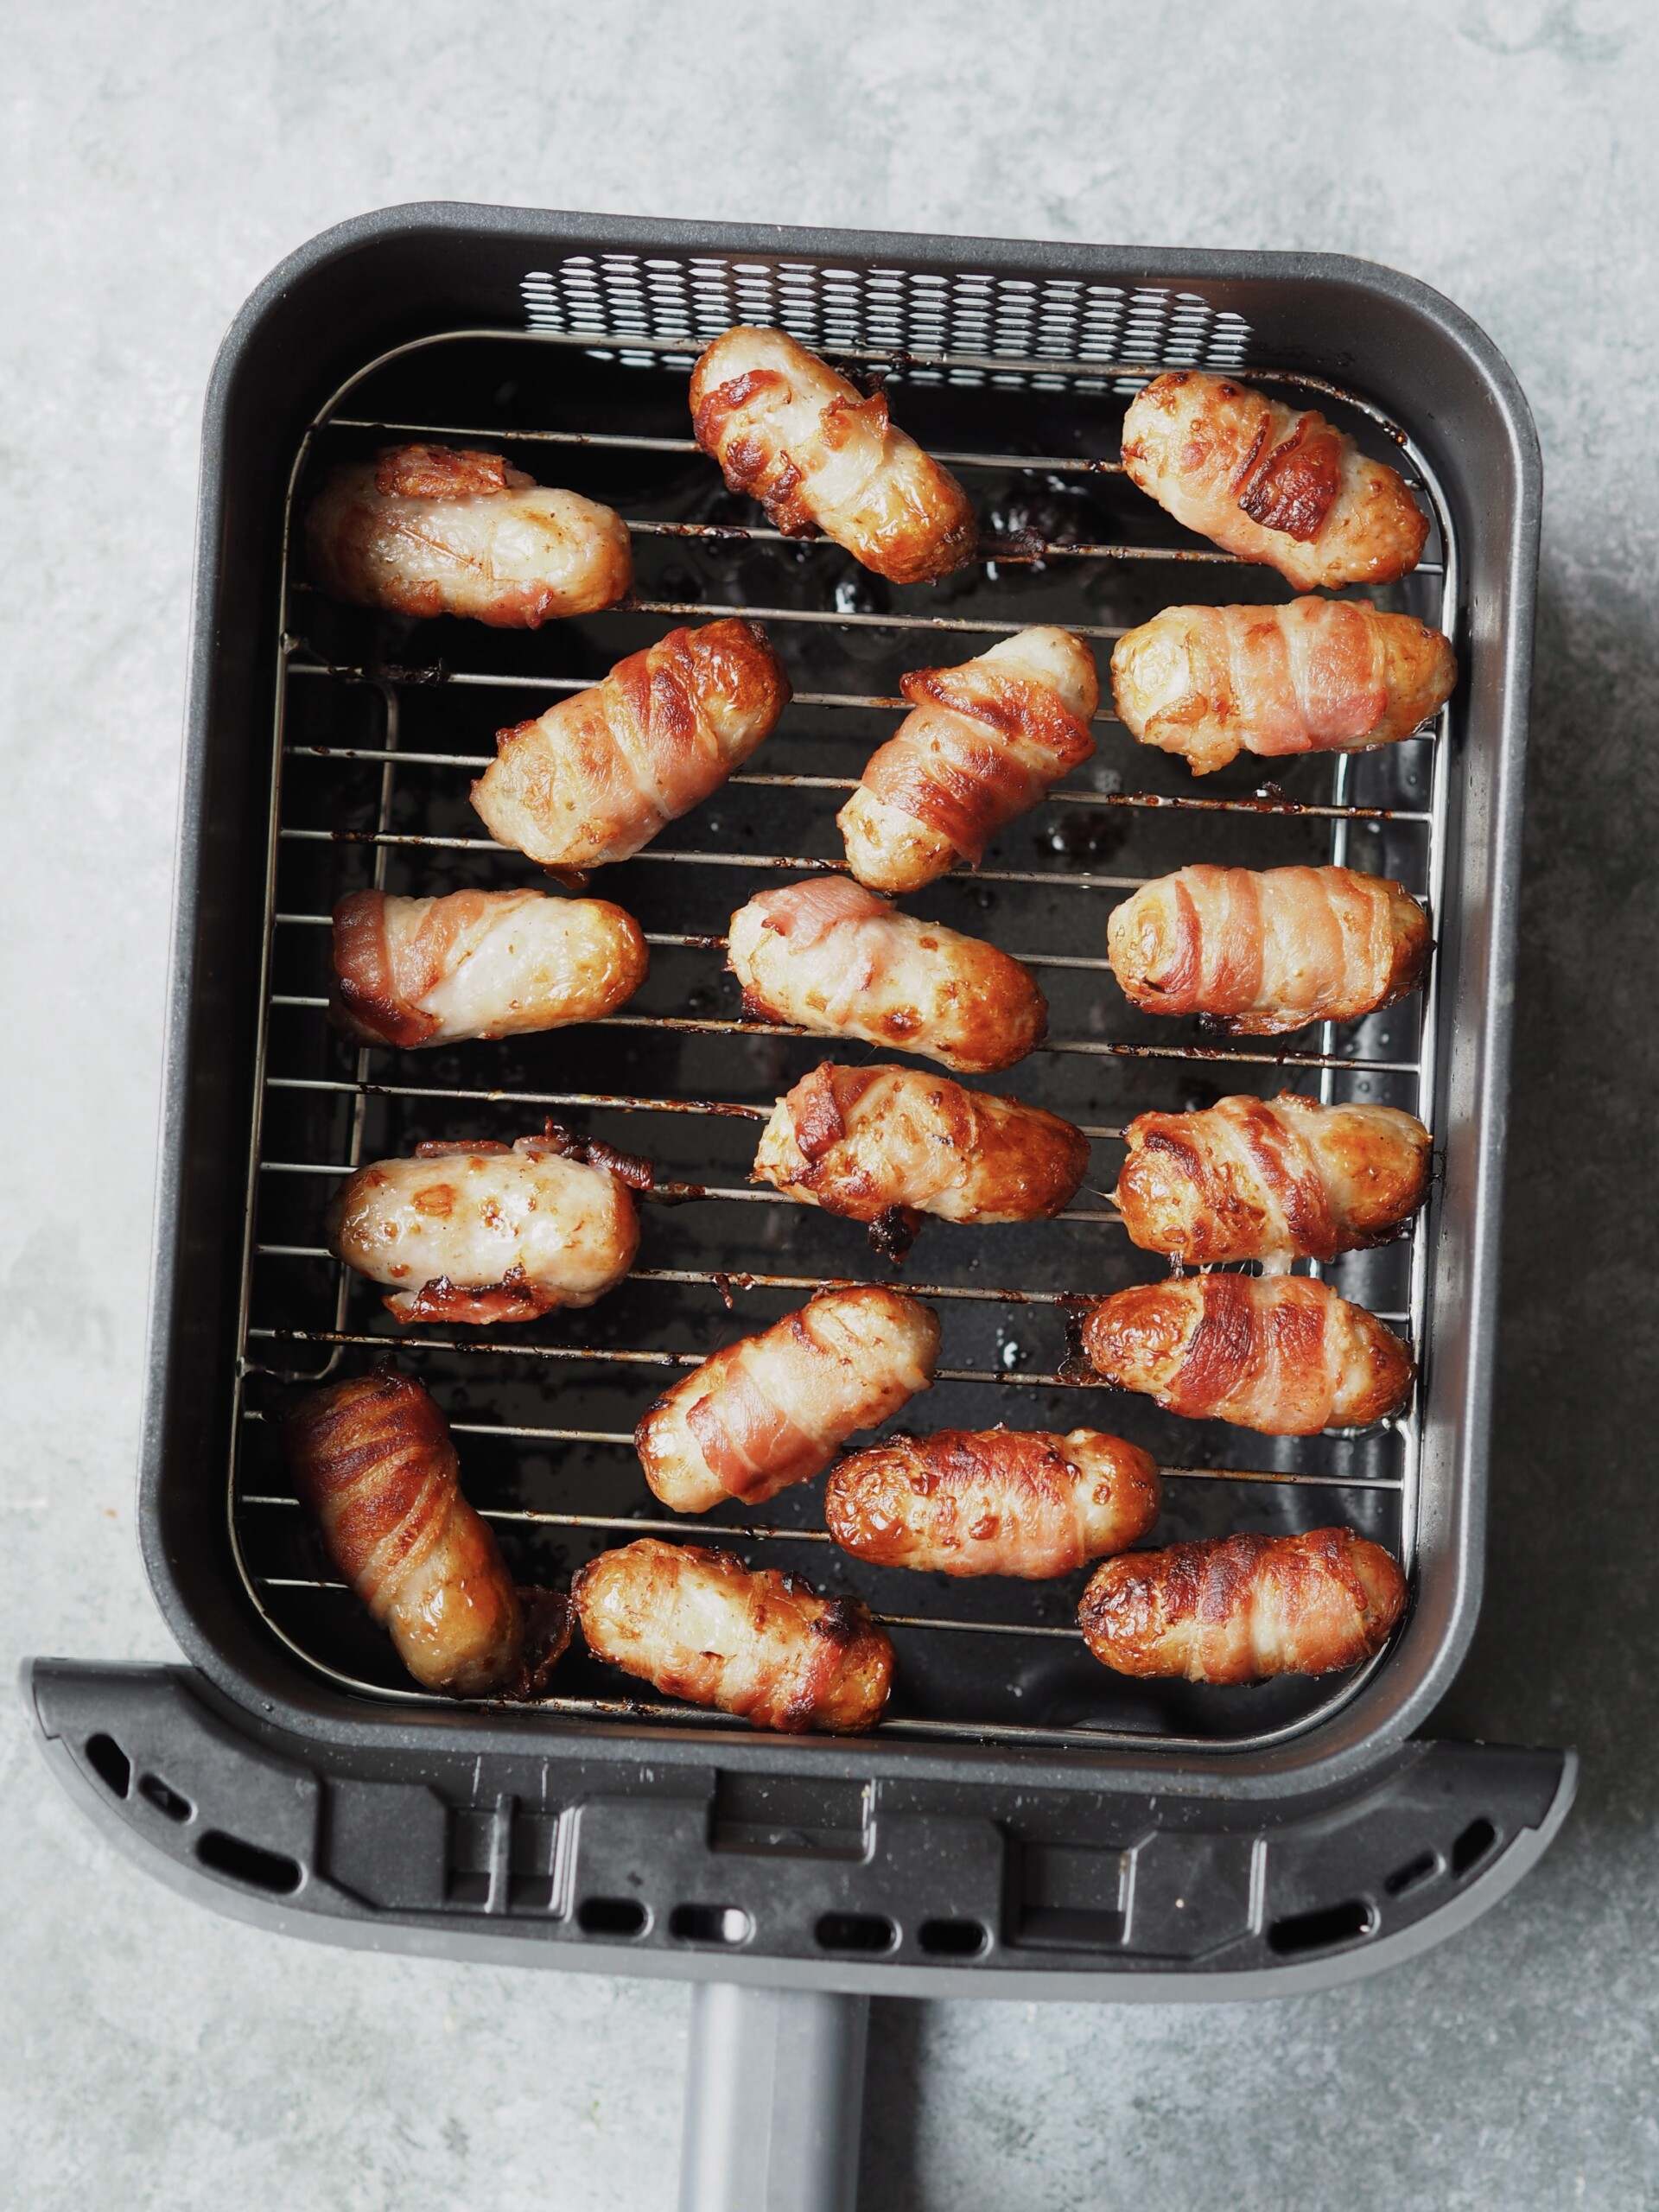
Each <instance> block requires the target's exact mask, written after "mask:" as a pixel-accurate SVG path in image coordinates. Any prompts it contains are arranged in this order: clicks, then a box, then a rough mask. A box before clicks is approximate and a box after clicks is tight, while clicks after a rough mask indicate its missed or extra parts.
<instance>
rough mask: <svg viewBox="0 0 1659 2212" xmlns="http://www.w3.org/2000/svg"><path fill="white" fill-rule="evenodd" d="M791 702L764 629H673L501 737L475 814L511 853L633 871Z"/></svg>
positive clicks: (569, 868) (741, 625)
mask: <svg viewBox="0 0 1659 2212" xmlns="http://www.w3.org/2000/svg"><path fill="white" fill-rule="evenodd" d="M788 703H789V678H788V677H786V676H785V674H784V671H783V668H782V665H781V664H780V663H779V658H778V656H777V654H776V653H775V652H773V651H772V642H771V640H770V639H768V637H767V636H766V632H765V631H764V630H763V629H762V628H761V627H760V624H759V623H758V622H739V621H724V622H708V623H705V624H704V625H703V626H702V629H700V630H671V631H670V632H669V633H668V635H667V636H666V637H665V638H664V639H661V640H660V641H659V642H658V644H656V645H652V646H649V647H648V648H647V649H646V650H645V652H639V653H630V654H629V655H628V658H626V660H620V661H618V663H617V664H616V666H615V667H614V668H613V670H612V671H611V672H610V674H609V675H608V676H607V677H606V678H605V681H604V682H603V683H597V684H595V685H594V688H593V689H592V690H589V691H578V692H576V693H575V694H574V695H573V696H571V697H570V698H569V699H562V700H561V701H560V702H559V703H558V705H557V706H556V707H550V708H549V709H548V711H547V712H546V714H544V715H541V716H539V717H538V718H537V720H536V721H529V722H520V723H518V725H517V727H516V728H512V729H504V730H501V731H500V732H499V733H498V734H497V737H496V741H495V742H496V752H497V757H496V758H495V760H493V761H492V762H491V763H490V765H489V766H488V767H487V768H486V770H485V771H484V773H483V774H482V775H481V776H480V778H479V779H478V781H477V782H476V783H475V784H474V785H473V804H474V806H475V807H476V808H477V809H478V811H479V813H480V815H481V816H482V817H483V819H484V824H485V827H486V829H488V830H489V833H490V835H491V836H493V837H496V838H499V840H500V842H501V843H502V844H504V845H516V846H517V847H518V850H519V851H520V852H521V853H527V854H528V855H530V857H531V860H533V861H539V862H540V863H541V865H542V866H543V868H557V869H559V870H561V871H563V873H565V874H572V875H581V874H584V873H585V872H586V870H588V868H601V867H602V866H603V865H604V864H605V863H606V862H607V861H625V860H626V859H627V858H628V856H629V855H630V854H632V853H637V852H638V851H639V849H640V847H641V846H642V845H648V844H649V843H650V842H651V841H652V838H653V837H654V836H656V835H657V833H658V830H659V829H661V828H662V827H663V825H664V823H668V822H672V821H674V820H676V819H677V817H679V816H680V815H682V814H686V813H689V812H690V810H691V808H693V807H694V806H696V804H698V803H699V801H701V800H702V799H705V798H708V796H709V792H710V791H716V790H718V789H719V787H720V785H721V784H723V783H724V782H725V780H726V779H727V777H728V776H729V775H730V774H731V772H732V771H733V770H734V768H736V767H738V766H741V763H742V762H743V761H745V760H747V759H748V757H749V755H750V753H753V751H754V748H755V747H756V746H757V745H759V744H760V741H761V740H762V739H763V738H764V737H765V736H766V734H767V733H768V732H769V731H770V730H771V729H772V727H773V726H774V724H775V723H776V721H777V720H778V717H779V715H781V714H782V712H783V711H784V709H785V706H787V705H788Z"/></svg>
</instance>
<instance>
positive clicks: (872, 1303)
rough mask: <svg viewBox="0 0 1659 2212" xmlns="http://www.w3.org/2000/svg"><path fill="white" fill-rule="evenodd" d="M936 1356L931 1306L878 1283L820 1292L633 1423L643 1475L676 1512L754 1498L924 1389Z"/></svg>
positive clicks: (798, 1478)
mask: <svg viewBox="0 0 1659 2212" xmlns="http://www.w3.org/2000/svg"><path fill="white" fill-rule="evenodd" d="M938 1356H939V1319H938V1314H937V1313H933V1312H932V1311H931V1309H930V1308H929V1307H927V1306H921V1305H918V1303H917V1301H916V1300H914V1299H913V1298H905V1297H902V1296H900V1294H899V1293H898V1292H897V1291H894V1290H888V1289H887V1288H885V1287H883V1286H881V1285H880V1284H877V1283H867V1284H861V1285H859V1286H858V1287H856V1288H854V1289H849V1290H826V1291H823V1292H821V1293H820V1294H819V1295H818V1296H817V1298H815V1299H813V1300H812V1301H811V1302H810V1305H807V1306H803V1307H802V1308H801V1310H800V1311H799V1312H798V1313H786V1314H785V1316H784V1318H783V1319H782V1320H781V1321H777V1322H774V1323H773V1324H772V1327H771V1328H769V1329H766V1330H763V1331H762V1332H760V1334H759V1335H758V1336H753V1337H743V1338H740V1339H739V1341H738V1342H737V1343H736V1344H728V1345H727V1346H726V1347H725V1349H724V1350H723V1351H717V1352H716V1353H715V1355H714V1357H713V1358H712V1359H706V1360H705V1361H704V1362H703V1363H702V1366H701V1367H699V1368H696V1369H694V1370H693V1371H692V1372H691V1373H690V1375H688V1376H685V1377H684V1379H683V1381H681V1382H678V1383H676V1384H675V1385H674V1387H673V1389H671V1390H668V1391H665V1392H664V1395H663V1396H661V1397H660V1398H658V1401H657V1402H656V1404H655V1405H654V1406H652V1408H651V1409H650V1411H649V1412H648V1413H647V1414H645V1418H644V1420H643V1421H641V1422H640V1423H639V1427H638V1428H637V1429H636V1430H635V1431H634V1439H633V1440H634V1448H635V1450H636V1451H637V1452H639V1460H640V1464H641V1465H642V1466H643V1467H644V1469H645V1480H646V1481H647V1482H648V1483H649V1484H650V1485H651V1488H652V1492H653V1494H654V1495H655V1496H656V1497H659V1498H660V1499H661V1500H662V1502H663V1503H664V1505H667V1506H671V1507H672V1508H673V1510H675V1512H677V1513H706V1512H707V1511H708V1510H709V1508H710V1507H712V1506H715V1505H721V1504H723V1503H725V1501H726V1500H727V1499H728V1497H738V1498H741V1499H742V1500H743V1501H744V1503H746V1504H749V1505H758V1504H760V1503H761V1502H762V1500H764V1499H766V1498H768V1497H775V1496H776V1494H777V1493H778V1491H780V1490H784V1489H786V1488H787V1487H788V1486H789V1485H790V1484H792V1483H804V1482H807V1481H810V1478H812V1477H813V1476H814V1475H816V1474H819V1473H821V1472H822V1471H823V1469H824V1468H825V1467H827V1466H828V1465H829V1462H830V1460H831V1459H834V1457H835V1456H836V1452H838V1451H839V1450H840V1449H841V1446H842V1445H843V1444H844V1443H845V1442H846V1441H847V1439H848V1438H849V1436H850V1435H852V1434H853V1433H854V1431H855V1429H861V1428H875V1427H879V1426H880V1423H881V1422H882V1421H886V1420H887V1418H888V1417H889V1416H890V1415H891V1414H896V1413H897V1412H898V1410H899V1407H900V1406H902V1405H904V1404H905V1403H906V1401H907V1400H909V1399H911V1398H912V1397H914V1396H915V1395H916V1393H917V1392H918V1390H925V1389H926V1388H927V1386H928V1384H929V1383H931V1381H932V1379H933V1369H934V1366H935V1364H936V1363H937V1362H938Z"/></svg>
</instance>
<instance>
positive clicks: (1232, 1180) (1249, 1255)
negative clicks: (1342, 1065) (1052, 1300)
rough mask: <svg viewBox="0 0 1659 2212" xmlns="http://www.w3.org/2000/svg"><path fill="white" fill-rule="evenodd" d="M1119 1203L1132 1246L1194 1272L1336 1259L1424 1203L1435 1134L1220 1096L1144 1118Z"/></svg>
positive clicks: (1134, 1127)
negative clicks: (1233, 1264)
mask: <svg viewBox="0 0 1659 2212" xmlns="http://www.w3.org/2000/svg"><path fill="white" fill-rule="evenodd" d="M1123 1135H1124V1137H1125V1139H1126V1140H1127V1141H1128V1147H1129V1156H1128V1159H1127V1160H1125V1161H1124V1163H1123V1166H1122V1172H1121V1173H1120V1174H1119V1176H1118V1179H1117V1188H1116V1191H1115V1192H1114V1193H1113V1196H1114V1198H1116V1203H1117V1207H1118V1211H1119V1212H1120V1213H1122V1217H1123V1225H1124V1227H1125V1228H1126V1229H1127V1230H1128V1233H1129V1237H1130V1241H1131V1242H1132V1243H1135V1244H1138V1245H1139V1246H1140V1247H1141V1249H1142V1251H1147V1252H1166V1253H1167V1254H1168V1255H1169V1256H1170V1257H1171V1258H1172V1259H1175V1260H1179V1261H1182V1262H1185V1264H1186V1265H1188V1266H1190V1267H1209V1266H1211V1265H1212V1264H1214V1263H1215V1262H1217V1261H1229V1260H1260V1261H1262V1262H1263V1263H1264V1265H1265V1266H1267V1267H1268V1268H1279V1269H1282V1268H1287V1267H1288V1266H1289V1264H1290V1262H1292V1261H1293V1260H1333V1259H1335V1258H1336V1256H1337V1255H1338V1253H1339V1252H1354V1251H1358V1250H1360V1249H1362V1248H1363V1247H1364V1246H1366V1245H1368V1244H1378V1243H1385V1242H1386V1241H1387V1240H1388V1239H1389V1237H1391V1236H1394V1235H1395V1234H1396V1233H1397V1231H1398V1230H1399V1229H1400V1228H1401V1227H1402V1224H1404V1223H1405V1222H1406V1221H1407V1220H1408V1218H1409V1217H1410V1216H1411V1215H1412V1214H1414V1212H1415V1211H1416V1210H1417V1208H1418V1207H1419V1206H1420V1205H1421V1204H1422V1202H1423V1197H1424V1194H1425V1192H1426V1191H1427V1187H1428V1166H1429V1152H1430V1147H1431V1145H1432V1143H1433V1139H1432V1138H1431V1137H1430V1135H1429V1133H1428V1131H1427V1129H1426V1128H1424V1127H1423V1125H1422V1123H1421V1122H1420V1121H1418V1120H1417V1119H1416V1118H1415V1116H1413V1115H1410V1114H1403V1113H1402V1112H1401V1111H1400V1110H1399V1109H1397V1108H1396V1107H1393V1106H1322V1105H1321V1104H1320V1103H1319V1101H1318V1100H1317V1099H1314V1098H1299V1097H1298V1096H1296V1095H1295V1094H1294V1092H1293V1091H1281V1093H1280V1095H1279V1096H1278V1097H1277V1098H1272V1099H1267V1098H1252V1097H1249V1096H1243V1097H1236V1098H1223V1099H1221V1100H1219V1101H1218V1102H1217V1104H1215V1105H1214V1106H1207V1107H1205V1108H1204V1109H1202V1110H1201V1111H1199V1112H1197V1113H1192V1114H1141V1115H1137V1116H1136V1117H1135V1120H1134V1121H1133V1122H1130V1123H1129V1125H1128V1128H1127V1129H1125V1131H1124V1132H1123Z"/></svg>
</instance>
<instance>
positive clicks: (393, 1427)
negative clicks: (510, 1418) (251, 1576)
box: [283, 1370, 570, 1697]
mask: <svg viewBox="0 0 1659 2212" xmlns="http://www.w3.org/2000/svg"><path fill="white" fill-rule="evenodd" d="M283 1450H284V1452H286V1454H287V1457H288V1460H289V1465H290V1466H291V1467H292V1469H293V1471H294V1479H295V1483H296V1486H297V1488H298V1491H299V1493H300V1501H301V1503H302V1504H303V1505H304V1506H305V1507H306V1509H307V1510H308V1511H309V1512H310V1513H312V1514H313V1515H314V1516H315V1518H316V1519H317V1521H318V1522H319V1523H320V1524H321V1529H322V1538H323V1542H324V1544H325V1545H326V1547H327V1552H328V1556H329V1558H330V1559H331V1560H333V1561H334V1565H335V1566H336V1567H338V1568H339V1569H340V1573H342V1574H343V1575H345V1577H346V1580H348V1581H349V1582H350V1583H351V1585H352V1586H353V1589H354V1590H355V1591H356V1592H357V1594H358V1596H359V1598H360V1599H362V1601H363V1603H364V1605H366V1606H367V1608H368V1610H369V1611H370V1613H371V1615H372V1617H373V1618H374V1619H375V1620H376V1621H377V1622H378V1623H379V1624H380V1625H381V1626H382V1627H383V1628H385V1629H387V1630H390V1631H391V1639H392V1642H393V1643H394V1644H395V1645H396V1647H397V1656H398V1657H399V1658H400V1659H401V1660H402V1661H403V1662H404V1665H405V1666H406V1667H407V1668H408V1669H409V1671H410V1674H411V1675H414V1677H415V1679H416V1681H418V1682H421V1683H423V1685H424V1686H425V1688H428V1689H431V1690H441V1691H443V1692H444V1693H445V1694H447V1695H448V1696H451V1697H491V1696H494V1697H500V1696H507V1695H527V1694H531V1692H532V1691H533V1689H534V1688H537V1687H538V1686H539V1681H540V1679H541V1677H542V1676H543V1675H545V1673H546V1671H547V1669H549V1668H550V1666H551V1665H552V1663H553V1661H554V1660H555V1659H556V1658H557V1657H558V1656H559V1653H560V1652H561V1651H562V1650H563V1649H564V1646H565V1644H566V1643H568V1642H569V1636H570V1624H569V1607H568V1605H566V1604H565V1603H564V1601H563V1599H558V1598H556V1596H555V1595H554V1593H552V1592H527V1593H526V1595H527V1596H530V1597H532V1598H533V1599H535V1601H536V1602H535V1612H536V1617H537V1630H536V1635H535V1637H534V1638H527V1637H526V1633H525V1623H524V1612H523V1611H522V1610H521V1607H520V1605H519V1601H518V1595H517V1593H516V1592H515V1591H514V1589H513V1586H512V1580H511V1579H510V1577H509V1576H508V1573H507V1570H506V1567H505V1565H504V1564H503V1562H502V1559H501V1554H500V1552H499V1549H498V1548H497V1546H496V1541H495V1538H494V1537H493V1535H491V1533H490V1530H489V1529H488V1528H487V1527H486V1524H485V1522H482V1521H481V1520H480V1518H479V1516H478V1515H477V1514H476V1513H475V1512H474V1510H473V1508H472V1507H471V1506H470V1505H469V1504H468V1503H467V1500H466V1499H465V1498H464V1497H462V1496H461V1479H460V1468H459V1465H458V1463H457V1461H456V1459H455V1448H454V1444H453V1443H452V1442H451V1441H450V1437H449V1431H448V1427H447V1426H446V1424H445V1422H444V1419H443V1416H442V1414H441V1413H440V1412H439V1411H438V1409H437V1408H436V1406H435V1405H434V1404H433V1402H432V1401H431V1399H430V1398H429V1397H428V1395H427V1394H426V1392H425V1391H424V1390H423V1389H422V1388H421V1386H420V1384H419V1383H415V1382H411V1381H410V1378H409V1377H408V1376H404V1375H398V1374H396V1373H394V1372H391V1370H380V1371H378V1372H377V1373H375V1374H372V1375H367V1376H358V1377H356V1378H354V1379H353V1380H352V1381H350V1382H346V1383H330V1384H328V1385H327V1388H326V1389H321V1390H316V1391H314V1392H312V1394H311V1395H309V1396H308V1397H307V1398H304V1399H302V1401H301V1402H300V1403H299V1404H298V1405H297V1406H296V1408H294V1410H293V1412H292V1413H291V1414H289V1417H288V1419H287V1420H286V1421H284V1422H283ZM532 1641H533V1642H535V1643H536V1644H537V1647H538V1648H537V1649H536V1650H535V1651H534V1652H533V1653H531V1652H530V1651H529V1645H530V1643H531V1642H532ZM527 1655H528V1656H529V1659H530V1664H529V1665H528V1666H527V1663H526V1662H527Z"/></svg>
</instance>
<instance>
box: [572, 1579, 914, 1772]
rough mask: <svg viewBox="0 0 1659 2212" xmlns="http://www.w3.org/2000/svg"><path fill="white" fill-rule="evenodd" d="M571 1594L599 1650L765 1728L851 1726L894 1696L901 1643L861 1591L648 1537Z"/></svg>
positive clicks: (673, 1693) (870, 1721)
mask: <svg viewBox="0 0 1659 2212" xmlns="http://www.w3.org/2000/svg"><path fill="white" fill-rule="evenodd" d="M570 1594H571V1598H572V1599H573V1601H574V1602H575V1608H576V1615H577V1618H578V1619H579V1620H580V1621H581V1624H582V1635H583V1637H585V1638H586V1639H587V1643H588V1649H589V1650H590V1651H592V1652H593V1654H594V1656H595V1657H596V1658H599V1659H605V1660H608V1661H609V1662H610V1663H611V1665H612V1666H613V1667H620V1668H622V1669H624V1670H625V1671H626V1673H628V1674H630V1675H642V1676H643V1677H644V1678H645V1681H648V1682H651V1683H652V1684H654V1685H655V1687H656V1688H658V1689H659V1690H661V1691H662V1692H663V1693H664V1695H666V1696H669V1697H683V1698H689V1699H690V1701H691V1702H692V1703H693V1704H694V1705H712V1706H715V1707H718V1708H719V1709H720V1711H721V1712H722V1713H739V1714H741V1716H742V1718H743V1719H746V1720H752V1721H753V1723H754V1725H755V1726H756V1727H758V1728H776V1729H780V1730H782V1731H784V1732H785V1733H787V1734H791V1735H794V1734H799V1733H801V1732H804V1731H805V1730H807V1729H823V1730H825V1731H827V1732H829V1733H830V1734H832V1735H841V1734H846V1733H850V1732H855V1731H856V1730H859V1729H861V1728H868V1727H871V1726H874V1723H875V1722H876V1721H877V1720H878V1719H880V1714H881V1709H882V1707H883V1706H885V1705H886V1703H887V1694H888V1692H889V1690H890V1688H891V1687H892V1683H893V1640H892V1638H891V1637H889V1636H888V1635H887V1632H886V1631H885V1630H882V1629H880V1628H878V1627H877V1626H876V1624H875V1623H874V1621H873V1620H872V1619H871V1618H870V1616H869V1614H868V1611H867V1610H866V1609H865V1607H864V1606H862V1605H860V1603H859V1602H858V1600H857V1599H855V1598H821V1597H820V1596H819V1595H818V1594H817V1592H816V1591H815V1590H813V1589H812V1587H811V1586H810V1584H808V1583H805V1582H803V1581H802V1580H800V1578H799V1577H798V1576H797V1575H789V1574H779V1573H777V1572H776V1570H775V1569H773V1568H770V1567H746V1566H745V1565H744V1563H743V1561H742V1560H741V1559H738V1558H736V1557H735V1556H734V1554H732V1553H730V1552H718V1551H709V1550H705V1549H703V1548H702V1547H701V1546H698V1545H694V1544H664V1543H660V1542H658V1540H657V1539H656V1538H655V1537H653V1536H642V1537H641V1538H640V1539H639V1541H638V1542H636V1543H632V1544H625V1545H624V1546H623V1547H622V1548H621V1550H620V1551H613V1552H601V1554H600V1555H599V1557H598V1558H597V1559H595V1560H589V1561H588V1565H587V1566H586V1567H583V1568H582V1570H581V1572H580V1573H578V1574H577V1575H576V1577H575V1581H574V1582H573V1583H572V1585H571V1592H570Z"/></svg>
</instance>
